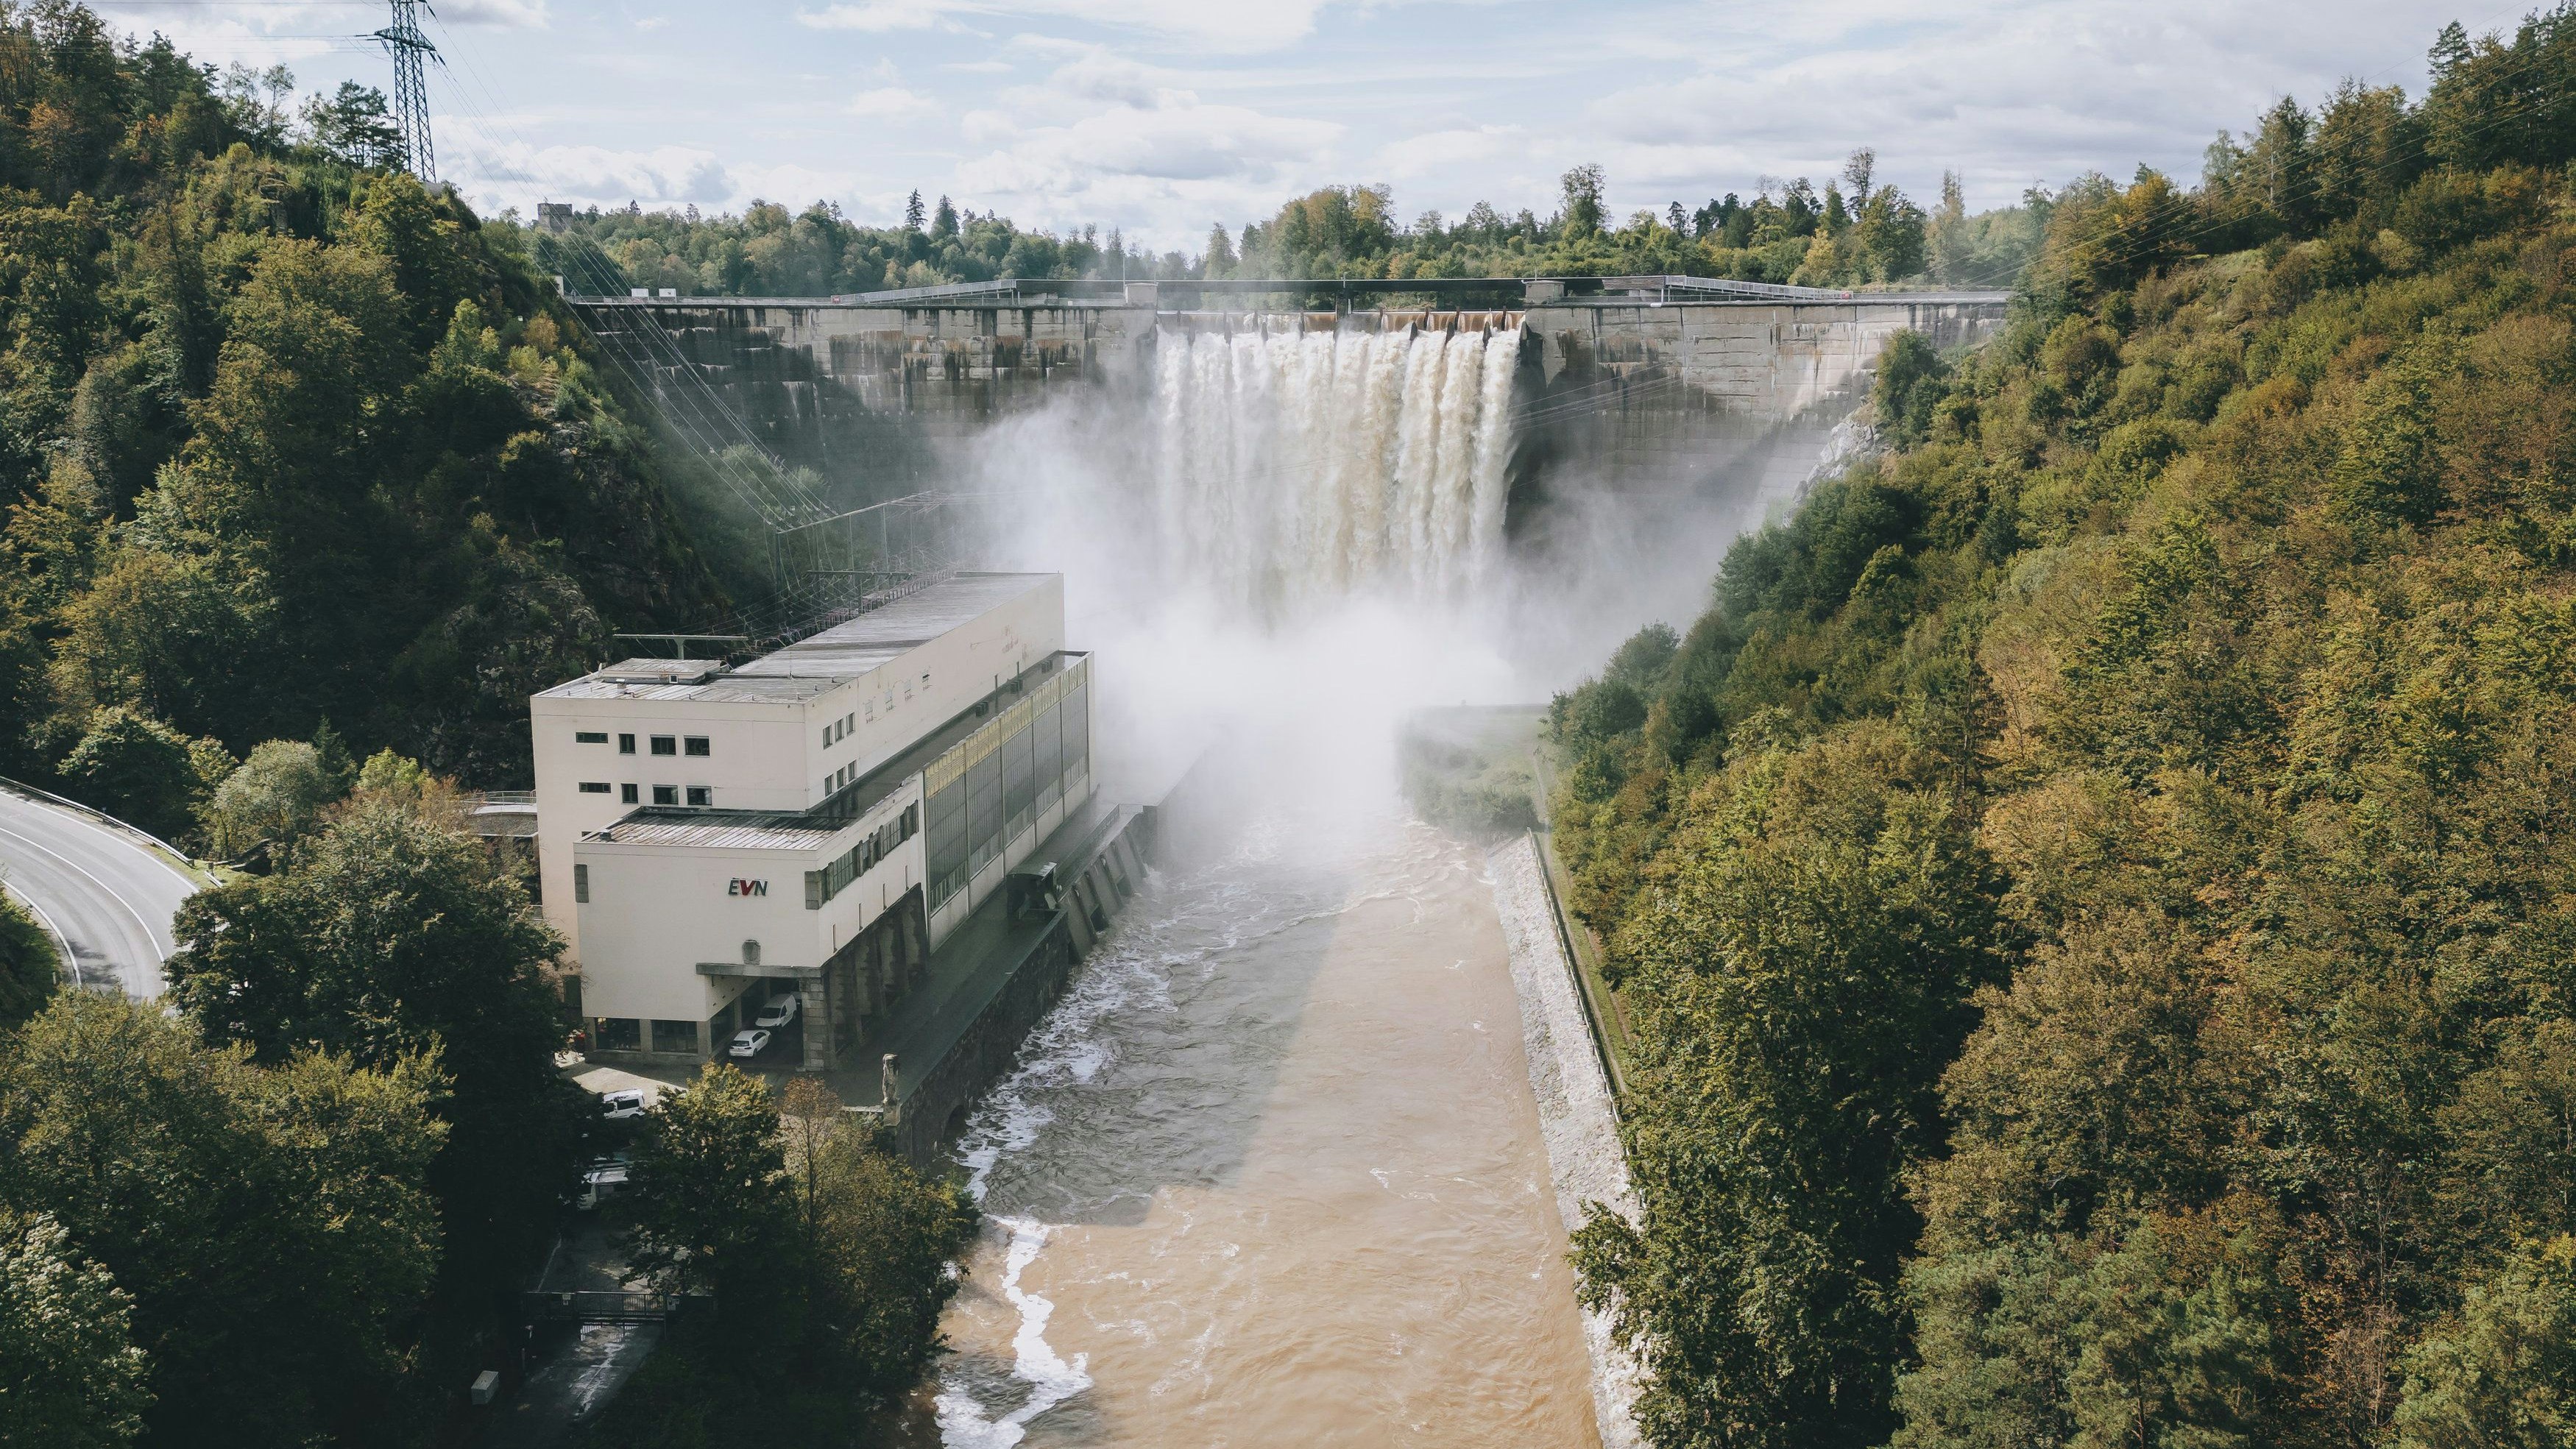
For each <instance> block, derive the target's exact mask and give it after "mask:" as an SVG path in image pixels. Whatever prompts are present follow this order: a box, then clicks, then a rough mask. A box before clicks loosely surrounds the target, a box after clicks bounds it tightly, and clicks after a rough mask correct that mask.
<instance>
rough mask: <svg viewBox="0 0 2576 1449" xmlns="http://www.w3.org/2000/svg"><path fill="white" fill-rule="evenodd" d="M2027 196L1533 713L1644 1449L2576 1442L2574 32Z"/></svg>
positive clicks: (2572, 21)
mask: <svg viewBox="0 0 2576 1449" xmlns="http://www.w3.org/2000/svg"><path fill="white" fill-rule="evenodd" d="M2433 59H2434V66H2435V73H2436V76H2437V80H2436V83H2435V84H2434V86H2433V87H2432V88H2431V90H2430V92H2429V94H2427V95H2426V96H2424V97H2423V98H2422V99H2421V100H2419V101H2409V100H2408V99H2407V98H2405V97H2404V96H2402V95H2400V94H2399V93H2398V92H2397V91H2395V90H2393V89H2372V88H2367V87H2362V86H2358V85H2347V86H2346V87H2344V88H2343V89H2341V90H2339V91H2338V92H2336V93H2335V94H2334V95H2333V96H2332V97H2331V98H2330V99H2329V100H2328V101H2327V102H2326V104H2325V105H2324V106H2323V107H2322V108H2321V109H2319V110H2317V111H2314V112H2310V111H2306V110H2303V109H2301V108H2300V107H2298V106H2296V105H2294V104H2290V103H2286V102H2285V103H2284V104H2283V105H2282V106H2281V107H2280V108H2278V109H2276V110H2274V111H2273V112H2271V113H2269V114H2267V115H2266V116H2264V117H2262V118H2261V119H2260V121H2259V122H2258V124H2257V126H2256V127H2255V128H2254V130H2253V132H2252V133H2251V134H2250V135H2249V136H2248V137H2247V138H2245V139H2243V140H2234V139H2229V138H2222V139H2221V142H2220V144H2218V145H2217V146H2215V147H2213V148H2212V150H2211V153H2210V166H2209V170H2208V173H2207V174H2206V175H2205V176H2204V177H2203V178H2202V180H2201V183H2200V184H2199V185H2198V186H2197V187H2194V188H2190V189H2184V188H2180V187H2177V186H2175V185H2174V184H2173V183H2171V182H2169V181H2168V180H2167V179H2166V178H2164V177H2161V176H2158V175H2155V174H2152V173H2149V172H2146V171H2143V170H2142V171H2141V172H2140V173H2139V174H2138V175H2137V177H2136V179H2135V180H2134V181H2132V182H2131V183H2130V184H2128V185H2126V186H2120V185H2115V184H2113V183H2110V182H2107V181H2100V180H2096V181H2094V182H2092V183H2089V184H2085V185H2079V186H2077V187H2075V188H2072V189H2071V190H2070V191H2069V192H2067V193H2064V194H2063V195H2061V197H2060V198H2059V200H2058V202H2057V205H2056V207H2055V209H2054V211H2053V213H2052V214H2051V215H2050V216H2049V217H2048V219H2047V234H2046V238H2045V245H2044V249H2043V252H2042V254H2041V256H2040V257H2039V259H2038V261H2037V262H2036V263H2035V265H2034V266H2033V268H2032V269H2031V271H2030V273H2029V276H2028V277H2027V279H2026V282H2025V285H2024V288H2023V294H2022V297H2021V300H2020V302H2019V303H2018V304H2017V306H2016V307H2015V309H2014V314H2013V318H2012V321H2011V322H2010V324H2009V325H2008V327H2007V328H2006V329H2005V330H2004V332H2003V333H2002V335H2001V336H1999V337H1998V338H1996V339H1995V340H1993V341H1992V342H1990V343H1988V344H1987V345H1985V346H1984V347H1982V348H1981V349H1979V350H1977V351H1975V352H1973V353H1969V354H1966V355H1961V356H1954V357H1939V356H1935V355H1933V354H1932V352H1931V351H1930V349H1929V348H1927V347H1924V346H1921V345H1919V344H1909V345H1903V346H1900V347H1899V348H1897V349H1896V350H1894V351H1892V352H1891V353H1890V354H1889V355H1888V356H1887V358H1886V359H1885V361H1884V364H1883V366H1882V369H1881V372H1880V375H1879V381H1878V389H1877V394H1876V398H1875V404H1874V405H1875V408H1876V410H1877V417H1878V420H1879V424H1880V428H1881V432H1882V436H1883V437H1884V438H1885V439H1886V440H1887V441H1888V442H1889V444H1890V446H1891V451H1889V452H1888V453H1887V454H1886V455H1885V456H1884V457H1882V458H1880V459H1878V460H1876V461H1874V462H1870V463H1865V464H1863V465H1861V466H1859V467H1857V468H1855V469H1853V470H1852V471H1850V472H1849V473H1848V474H1847V475H1846V476H1843V477H1841V478H1839V479H1837V480H1834V481H1831V482H1828V483H1825V484H1822V485H1820V486H1818V487H1816V488H1815V489H1814V490H1813V491H1812V492H1811V493H1810V494H1809V496H1808V497H1807V498H1806V499H1805V500H1804V502H1803V504H1802V506H1800V507H1799V508H1798V510H1797V511H1796V512H1795V514H1794V515H1793V516H1791V517H1789V518H1787V519H1785V520H1783V521H1781V522H1780V523H1778V524H1777V525H1776V526H1773V527H1770V528H1767V529H1765V530H1764V531H1762V532H1760V533H1759V534H1757V535H1755V536H1751V537H1748V538H1746V539H1745V540H1743V541H1742V542H1741V543H1740V544H1738V545H1737V546H1736V547H1735V548H1734V549H1733V550H1731V551H1730V552H1729V554H1728V555H1727V557H1726V559H1725V561H1724V565H1723V568H1722V570H1721V572H1720V573H1719V576H1718V578H1717V581H1716V585H1715V590H1714V596H1713V600H1712V603H1711V606H1710V607H1709V609H1708V611H1707V612H1706V613H1705V614H1704V615H1702V616H1701V617H1700V618H1698V619H1697V620H1695V621H1692V622H1691V623H1690V625H1689V627H1688V629H1687V631H1686V632H1684V633H1681V634H1679V635H1676V634H1675V633H1674V632H1672V631H1669V630H1650V631H1648V632H1646V633H1644V634H1641V635H1639V636H1638V637H1637V638H1636V639H1635V640H1632V641H1631V642H1630V643H1629V644H1628V645H1627V646H1626V647H1625V648H1623V649H1622V650H1621V651H1620V652H1619V654H1618V656H1617V657H1616V658H1615V659H1613V660H1612V661H1611V662H1610V663H1609V665H1608V667H1607V669H1606V670H1605V672H1604V674H1603V676H1602V677H1601V678H1600V679H1598V680H1596V681H1594V682H1592V683H1589V684H1587V685H1585V686H1584V687H1583V688H1581V689H1578V690H1576V691H1574V692H1573V693H1571V694H1570V695H1568V696H1565V697H1563V698H1562V699H1560V701H1559V702H1558V706H1557V709H1556V711H1555V713H1554V715H1553V718H1552V729H1553V731H1554V734H1555V737H1556V739H1557V741H1558V744H1559V746H1560V747H1561V749H1562V750H1563V752H1564V753H1565V755H1566V757H1567V760H1568V768H1567V770H1566V772H1565V776H1564V781H1563V785H1562V787H1561V790H1560V794H1559V798H1557V800H1556V801H1555V802H1554V806H1555V813H1556V818H1557V821H1558V823H1559V826H1560V830H1561V839H1562V841H1563V842H1564V844H1565V846H1566V848H1567V849H1568V850H1569V852H1570V853H1571V863H1572V865H1573V866H1574V870H1575V875H1576V877H1577V882H1578V885H1577V897H1578V899H1577V900H1576V902H1575V905H1576V908H1577V909H1578V911H1579V912H1580V914H1582V915H1583V916H1584V917H1585V918H1586V919H1587V920H1588V921H1590V922H1591V923H1592V924H1593V925H1594V926H1595V927H1596V928H1597V929H1599V930H1600V931H1601V932H1602V933H1603V934H1604V936H1605V937H1606V938H1607V940H1608V942H1609V945H1610V952H1611V956H1612V958H1613V962H1614V965H1615V967H1616V970H1617V972H1618V974H1619V979H1620V981H1621V984H1622V992H1623V995H1624V999H1625V1003H1626V1007H1627V1009H1628V1011H1629V1013H1630V1014H1631V1016H1632V1018H1633V1020H1634V1023H1635V1025H1636V1027H1637V1029H1638V1033H1639V1041H1638V1055H1637V1057H1636V1060H1635V1062H1634V1067H1635V1070H1634V1073H1633V1088H1632V1093H1631V1097H1630V1100H1629V1101H1628V1103H1627V1115H1626V1120H1625V1124H1624V1128H1623V1130H1624V1131H1625V1133H1626V1136H1627V1139H1628V1145H1629V1148H1630V1151H1631V1155H1632V1162H1633V1165H1634V1169H1635V1172H1636V1177H1637V1181H1638V1185H1639V1189H1640V1193H1641V1196H1642V1200H1643V1204H1644V1208H1645V1215H1644V1222H1643V1224H1642V1226H1641V1227H1637V1228H1633V1229H1632V1228H1630V1227H1629V1226H1628V1225H1626V1224H1625V1223H1623V1222H1621V1221H1620V1220H1617V1219H1615V1218H1610V1217H1606V1216H1602V1217H1595V1218H1594V1219H1593V1220H1592V1221H1591V1222H1590V1223H1589V1224H1588V1225H1587V1226H1585V1227H1584V1228H1583V1229H1582V1231H1581V1232H1580V1234H1579V1235H1578V1256H1579V1260H1580V1267H1581V1271H1582V1276H1583V1283H1584V1285H1585V1291H1586V1293H1587V1294H1588V1295H1589V1296H1590V1297H1591V1298H1592V1300H1593V1301H1595V1302H1598V1303H1607V1304H1612V1305H1615V1307H1616V1310H1617V1313H1618V1319H1619V1322H1620V1324H1621V1326H1622V1327H1623V1329H1624V1330H1625V1332H1626V1333H1627V1334H1629V1335H1630V1336H1631V1338H1632V1340H1633V1341H1634V1342H1636V1343H1637V1344H1638V1345H1639V1347H1641V1348H1642V1350H1643V1351H1644V1353H1645V1355H1646V1360H1647V1363H1648V1366H1649V1369H1650V1378H1651V1382H1650V1387H1649V1390H1648V1393H1647V1395H1646V1398H1645V1403H1644V1408H1643V1417H1644V1420H1645V1422H1646V1425H1647V1428H1648V1430H1649V1433H1650V1435H1651V1437H1652V1438H1653V1439H1654V1441H1655V1442H1657V1443H1658V1444H1662V1445H1668V1446H1680V1445H1699V1446H1717V1445H1724V1446H1730V1449H1734V1446H1748V1445H1779V1446H1799V1449H1814V1446H1824V1445H1867V1444H1880V1443H1888V1442H1893V1443H1896V1444H1900V1445H1906V1446H1933V1445H1945V1446H1946V1445H1957V1446H1968V1445H1977V1446H2038V1445H2101V1446H2109V1445H2142V1446H2143V1445H2158V1446H2182V1445H2191V1446H2221V1445H2246V1446H2253V1445H2316V1446H2326V1445H2404V1446H2410V1449H2416V1446H2420V1449H2434V1446H2468V1445H2534V1446H2537V1445H2543V1444H2551V1445H2555V1444H2565V1443H2569V1442H2576V1439H2571V1436H2576V1356H2571V1353H2570V1345H2571V1344H2576V1236H2571V1234H2576V975H2571V972H2570V967H2569V962H2570V959H2571V951H2570V948H2571V944H2576V915H2572V914H2571V910H2570V902H2571V900H2576V895H2571V887H2576V839H2571V837H2570V835H2569V833H2568V832H2567V830H2566V822H2567V821H2568V819H2569V818H2571V815H2576V491H2571V484H2576V285H2571V277H2570V258H2571V257H2576V181H2571V171H2570V162H2571V159H2576V102H2571V100H2570V99H2569V97H2570V95H2571V86H2572V85H2576V18H2571V12H2570V11H2569V10H2568V9H2566V8H2561V9H2559V10H2557V11H2554V12H2552V13H2550V14H2548V15H2546V16H2543V17H2540V18H2538V19H2536V20H2534V21H2532V22H2531V23H2529V24H2526V25H2525V26H2523V27H2522V28H2521V29H2520V30H2519V31H2518V32H2517V33H2516V34H2515V35H2513V36H2511V37H2509V38H2505V39H2501V40H2495V41H2473V40H2471V39H2470V38H2469V37H2467V36H2466V35H2464V34H2463V33H2462V32H2461V31H2460V30H2459V28H2458V27H2456V26H2454V27H2452V28H2451V29H2449V30H2446V31H2445V32H2444V33H2443V35H2442V36H2441V38H2440V40H2439V42H2438V43H2437V45H2436V46H2435V48H2434V51H2433Z"/></svg>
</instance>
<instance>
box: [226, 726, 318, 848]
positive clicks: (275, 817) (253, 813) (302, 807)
mask: <svg viewBox="0 0 2576 1449" xmlns="http://www.w3.org/2000/svg"><path fill="white" fill-rule="evenodd" d="M339 794H340V791H339V790H338V789H336V788H334V782H333V781H332V779H331V776H330V773H329V772H328V771H326V770H325V769H324V768H323V766H322V758H321V755H320V753H319V752H317V751H316V750H315V749H314V748H313V746H311V745H308V744H306V743H304V742H303V741H301V740H270V741H268V742H266V743H265V744H262V745H260V746H258V747H257V748H255V749H253V750H252V751H251V752H250V758H249V759H247V760H244V761H243V762H242V764H241V768H239V769H237V770H235V771H233V772H232V773H231V774H230V775H227V776H225V777H224V782H223V783H222V784H220V785H218V786H216V787H215V789H214V793H212V794H210V795H208V796H207V797H206V800H205V803H204V804H203V805H201V806H199V807H198V817H199V820H200V821H201V823H202V824H203V826H204V828H205V834H206V848H207V849H208V850H209V851H212V852H213V853H214V854H215V855H217V856H220V857H222V858H224V859H227V860H231V859H240V858H242V857H246V856H248V855H250V854H251V853H253V852H254V851H260V850H266V851H268V852H270V853H271V856H272V859H277V858H282V857H283V856H285V855H286V854H288V853H290V852H292V851H293V850H294V848H295V845H296V843H297V842H298V841H300V840H302V839H303V838H304V837H305V836H306V835H307V834H309V833H311V831H312V830H313V829H314V827H315V826H316V825H318V824H319V823H320V821H321V818H322V807H324V806H325V805H328V804H330V803H331V802H332V801H333V800H335V799H337V798H339Z"/></svg>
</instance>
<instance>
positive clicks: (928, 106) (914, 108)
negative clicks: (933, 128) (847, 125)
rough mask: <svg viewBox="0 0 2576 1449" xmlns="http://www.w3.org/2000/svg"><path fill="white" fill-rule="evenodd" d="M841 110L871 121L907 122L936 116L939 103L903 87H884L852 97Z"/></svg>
mask: <svg viewBox="0 0 2576 1449" xmlns="http://www.w3.org/2000/svg"><path fill="white" fill-rule="evenodd" d="M841 109H842V110H844V111H846V112H848V113H849V114H851V115H853V116H864V117H867V118H868V119H870V120H877V121H905V120H910V119H912V118H913V117H916V116H928V115H933V114H936V113H937V112H938V110H939V103H938V102H937V101H934V100H932V99H931V98H930V97H928V96H925V95H923V94H921V93H920V92H918V91H908V90H905V89H904V88H903V87H901V86H882V87H879V88H878V89H876V90H868V91H861V92H859V93H858V94H857V95H855V96H852V97H850V99H849V102H848V104H846V105H844V106H843V107H841Z"/></svg>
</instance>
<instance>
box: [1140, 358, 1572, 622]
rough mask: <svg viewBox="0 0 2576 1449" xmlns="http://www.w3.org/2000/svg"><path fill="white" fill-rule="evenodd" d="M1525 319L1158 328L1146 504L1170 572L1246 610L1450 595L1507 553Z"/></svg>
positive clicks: (1470, 587) (1480, 578)
mask: <svg viewBox="0 0 2576 1449" xmlns="http://www.w3.org/2000/svg"><path fill="white" fill-rule="evenodd" d="M1520 348H1521V334H1520V330H1519V329H1518V328H1517V327H1502V328H1494V329H1491V330H1477V329H1471V328H1467V327H1459V326H1454V325H1453V326H1451V327H1446V328H1435V327H1425V326H1415V325H1407V326H1403V327H1400V328H1395V329H1390V330H1385V331H1357V330H1343V329H1340V328H1326V329H1320V330H1307V329H1303V328H1276V329H1262V328H1252V327H1247V328H1245V329H1244V330H1241V331H1232V332H1218V331H1213V330H1206V331H1197V332H1195V334H1193V333H1190V332H1174V333H1171V334H1167V335H1166V336H1165V338H1164V339H1163V341H1162V343H1161V345H1160V346H1159V347H1158V348H1157V349H1156V352H1157V356H1156V360H1155V373H1154V392H1153V413H1154V420H1155V423H1156V425H1157V439H1156V443H1155V452H1154V488H1155V495H1154V501H1155V510H1154V516H1155V521H1156V525H1157V528H1158V530H1159V534H1160V542H1161V546H1162V550H1163V558H1164V567H1165V570H1166V572H1167V575H1168V577H1170V578H1171V579H1173V580H1175V581H1179V582H1183V583H1186V584H1189V585H1193V586H1195V587H1197V588H1200V589H1202V590H1205V591H1207V592H1209V593H1211V594H1214V595H1216V596H1218V597H1221V598H1224V599H1227V600H1230V601H1231V602H1234V603H1237V604H1240V605H1243V606H1245V607H1247V608H1250V609H1252V610H1254V611H1255V612H1258V613H1262V614H1265V615H1269V616H1272V617H1277V616H1281V615H1287V614H1294V613H1296V612H1298V611H1300V610H1303V609H1307V608H1311V607H1314V606H1315V605H1317V604H1319V603H1322V602H1326V601H1329V600H1333V599H1337V598H1340V597H1342V596H1344V595H1347V594H1350V593H1353V592H1357V591H1369V590H1386V591H1393V592H1395V593H1398V594H1402V595H1406V596H1410V597H1416V598H1421V599H1434V600H1444V601H1456V600H1459V599H1461V598H1463V597H1465V596H1466V595H1468V594H1469V593H1471V592H1472V591H1474V590H1475V589H1476V588H1477V587H1478V586H1480V585H1482V584H1483V583H1485V582H1486V581H1487V580H1489V579H1490V578H1491V576H1492V574H1493V572H1494V570H1495V568H1496V566H1497V565H1498V563H1499V562H1500V560H1501V557H1502V551H1503V514H1504V504H1505V502H1506V493H1507V480H1506V477H1505V465H1506V463H1507V462H1508V461H1509V458H1510V452H1511V443H1512V432H1513V408H1512V398H1513V385H1514V382H1515V380H1516V377H1517V369H1518V363H1519V357H1520Z"/></svg>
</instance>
